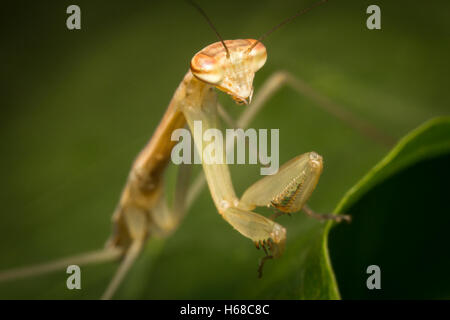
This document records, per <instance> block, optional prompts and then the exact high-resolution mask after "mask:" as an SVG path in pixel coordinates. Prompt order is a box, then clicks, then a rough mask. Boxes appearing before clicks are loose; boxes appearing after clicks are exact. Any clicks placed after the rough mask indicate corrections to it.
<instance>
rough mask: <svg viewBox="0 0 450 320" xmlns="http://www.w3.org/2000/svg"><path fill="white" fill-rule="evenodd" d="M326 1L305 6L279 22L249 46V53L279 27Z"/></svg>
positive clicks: (326, 0) (322, 0)
mask: <svg viewBox="0 0 450 320" xmlns="http://www.w3.org/2000/svg"><path fill="white" fill-rule="evenodd" d="M325 2H328V0H321V1H318V2H316V3H314V4H313V5H312V6H310V7H308V8H305V9H301V10H300V11H297V13H296V14H294V15H293V16H291V17H289V18H287V19H286V20H284V21H282V22H280V23H279V24H277V25H276V26H275V27H273V28H272V29H270V30H269V31H267V32H266V33H265V34H263V35H262V36H261V37H259V38H258V40H257V41H256V42H255V43H254V44H253V45H252V46H251V47H250V48H248V51H247V53H250V51H252V49H253V48H254V47H255V46H256V45H257V44H258V43H260V42H261V41H263V40H264V39H265V38H267V37H268V36H269V35H271V34H272V33H273V32H275V31H276V30H278V29H279V28H281V27H282V26H284V25H285V24H288V23H289V22H291V21H292V20H294V19H295V18H297V17H299V16H301V15H303V14H305V13H307V12H308V11H310V10H312V9H314V8H315V7H318V6H320V5H321V4H324V3H325Z"/></svg>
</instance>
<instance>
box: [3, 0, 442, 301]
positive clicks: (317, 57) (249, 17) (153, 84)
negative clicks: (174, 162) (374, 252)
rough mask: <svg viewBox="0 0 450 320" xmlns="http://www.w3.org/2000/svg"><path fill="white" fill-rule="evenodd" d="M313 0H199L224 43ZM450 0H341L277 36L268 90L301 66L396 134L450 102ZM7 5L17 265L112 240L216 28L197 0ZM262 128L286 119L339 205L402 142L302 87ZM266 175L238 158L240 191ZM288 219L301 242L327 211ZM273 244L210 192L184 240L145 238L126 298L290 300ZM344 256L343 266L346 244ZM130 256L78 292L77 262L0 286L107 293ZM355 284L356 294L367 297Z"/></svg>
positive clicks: (297, 146) (51, 294) (11, 237)
mask: <svg viewBox="0 0 450 320" xmlns="http://www.w3.org/2000/svg"><path fill="white" fill-rule="evenodd" d="M313 2H314V1H283V2H282V3H280V1H268V0H265V1H253V0H252V1H245V2H244V1H225V2H217V3H212V2H210V1H200V0H199V1H198V3H199V4H200V5H201V6H202V7H203V9H204V10H205V11H206V12H207V13H208V14H209V16H210V18H211V20H212V21H213V22H214V24H215V25H216V26H217V28H218V29H219V31H220V33H221V34H222V36H223V37H224V38H225V39H237V38H257V37H258V36H260V35H261V34H263V33H264V32H266V31H267V30H268V29H270V28H271V27H272V26H274V25H276V24H277V23H279V22H280V21H282V20H283V19H285V18H286V17H288V16H289V15H292V14H293V13H294V12H295V11H297V10H299V9H300V8H304V7H306V6H308V5H310V4H312V3H313ZM70 4H77V5H79V6H80V7H81V12H82V29H81V30H78V31H69V30H68V29H67V28H66V25H65V20H66V18H67V14H66V8H67V6H68V5H70ZM370 4H378V5H379V6H380V7H381V11H382V30H374V31H371V30H368V29H367V28H366V18H367V15H366V13H365V11H366V8H367V7H368V5H370ZM449 10H450V3H449V2H448V1H433V2H432V3H426V2H423V1H417V2H411V1H376V2H373V1H357V0H351V1H350V0H333V1H330V2H329V3H327V4H325V5H323V6H321V7H318V8H316V9H314V10H313V11H311V12H309V13H308V14H306V15H304V16H302V17H301V18H298V19H297V20H295V21H294V22H292V23H291V24H289V25H287V26H285V27H284V28H282V29H281V30H279V31H277V32H276V33H274V34H272V35H271V36H270V37H269V38H267V39H266V40H265V41H264V43H265V45H266V47H267V50H268V61H267V63H266V65H265V67H264V68H263V69H262V70H261V71H260V72H258V74H257V75H256V79H255V90H256V92H258V88H259V87H260V86H261V84H262V83H263V82H264V80H265V79H267V78H268V77H269V76H270V74H272V73H273V72H275V71H277V70H280V69H281V70H288V71H289V72H291V73H292V74H294V75H295V76H297V77H299V78H301V79H303V80H304V81H305V82H306V83H308V85H310V86H311V87H312V88H314V89H315V90H316V91H317V92H318V93H320V94H321V95H323V96H325V97H327V98H329V99H330V100H331V101H333V102H334V103H336V104H338V105H341V106H342V107H344V108H345V109H346V110H348V111H350V112H352V113H354V114H356V115H357V116H359V117H361V118H363V119H365V120H366V121H368V122H370V123H371V124H373V125H374V126H375V127H377V128H378V129H379V130H380V131H382V132H383V133H384V134H386V135H388V136H391V137H392V138H393V139H394V140H396V139H398V138H400V137H402V136H403V135H404V134H406V133H407V132H408V131H410V130H411V129H413V128H414V127H416V126H418V125H419V124H421V123H422V122H424V121H425V120H428V119H430V118H431V117H434V116H438V115H443V114H449V111H450V108H449V100H450V99H449V97H448V94H447V91H448V90H447V89H448V74H449V72H448V71H449V62H448V57H449V53H450V52H449V51H450V50H449V35H450V33H449V30H450V21H449V19H448V12H449ZM0 14H1V18H0V19H1V20H0V21H1V24H2V27H1V28H0V32H1V33H2V37H1V38H2V45H1V50H0V60H1V62H2V72H1V74H2V77H1V87H2V97H1V106H2V108H1V112H2V116H1V126H0V130H1V131H0V132H1V137H2V139H1V141H0V150H1V155H2V156H1V158H0V175H1V177H2V180H3V181H2V184H1V192H0V201H1V203H2V206H1V208H2V209H1V213H0V270H3V269H8V268H12V267H17V266H23V265H29V264H33V263H38V262H44V261H48V260H50V259H54V258H59V257H63V256H69V255H72V254H76V253H81V252H84V251H88V250H94V249H97V248H100V247H101V246H103V244H104V242H105V241H106V239H107V237H108V236H109V233H110V230H111V225H110V218H111V214H112V212H113V210H114V208H115V206H116V204H117V201H118V197H119V195H120V192H121V190H122V187H123V185H124V182H125V179H126V176H127V173H128V171H129V169H130V166H131V162H132V160H133V159H134V157H135V156H136V155H137V153H138V152H139V150H140V149H141V148H142V147H143V146H144V145H145V143H146V142H147V140H148V139H149V137H150V136H151V134H152V132H153V130H154V129H155V127H156V125H157V123H158V122H159V120H160V118H161V116H162V114H163V113H164V110H165V108H166V107H167V104H168V102H169V100H170V98H171V96H172V94H173V92H174V90H175V88H176V87H177V85H178V83H179V82H180V81H181V79H182V77H183V76H184V74H185V73H186V72H187V70H188V67H189V62H190V59H191V58H192V56H193V54H195V53H196V52H197V51H199V50H200V49H202V48H203V47H204V46H206V45H208V44H210V43H212V42H215V41H217V39H216V38H215V35H214V33H213V31H212V30H211V29H210V28H209V27H208V25H207V23H206V21H205V20H204V19H203V18H202V17H201V16H200V15H199V13H198V12H196V11H195V10H194V9H193V8H192V7H191V6H189V5H188V4H187V3H186V2H184V1H165V2H162V1H161V2H156V1H133V2H129V1H114V2H112V1H76V2H72V1H58V2H54V1H14V2H12V1H10V2H8V3H5V4H3V5H2V10H1V13H0ZM220 101H221V102H222V103H223V104H224V105H225V107H226V108H227V110H229V112H230V113H232V114H233V115H235V116H237V115H239V113H240V111H241V109H242V107H241V106H236V105H235V104H234V103H233V102H232V101H231V100H230V99H229V98H228V97H227V96H225V95H224V94H220ZM252 126H253V127H255V128H280V162H281V163H283V162H285V161H287V160H288V159H290V158H292V157H294V156H296V155H298V154H301V153H303V152H306V151H312V150H314V151H316V152H318V153H320V154H321V155H322V156H323V157H324V161H325V167H324V173H323V175H322V178H321V181H320V183H319V185H318V187H317V189H316V191H315V193H314V195H313V197H312V199H311V202H310V204H311V206H312V207H313V208H314V209H316V210H317V211H321V212H331V211H332V210H333V209H334V208H335V206H336V204H337V202H338V201H339V199H340V198H341V197H342V196H343V195H344V193H345V192H346V191H347V190H348V189H349V188H350V187H351V186H352V185H353V184H354V183H355V182H356V181H358V179H359V178H360V177H361V176H363V175H364V174H365V173H366V172H367V171H368V170H369V169H370V168H371V167H372V166H373V165H374V164H375V163H377V161H378V160H380V159H381V157H382V156H383V155H384V154H386V153H387V152H388V151H389V149H390V148H389V147H388V146H385V145H383V144H380V143H379V142H377V141H373V140H371V139H368V138H367V137H365V136H362V135H361V134H360V133H359V132H357V131H355V130H354V129H352V128H349V127H348V126H347V125H346V124H345V123H342V122H341V121H339V120H338V119H336V118H334V117H333V116H331V115H330V114H328V113H326V112H324V111H323V110H321V109H320V108H318V107H317V106H316V105H314V103H312V102H311V101H310V100H309V99H306V98H305V97H302V96H299V95H298V94H297V93H296V92H294V91H293V90H291V89H289V88H283V89H282V90H280V91H279V92H278V93H277V94H276V95H275V96H274V97H273V98H272V99H271V100H270V101H269V102H268V104H267V106H266V107H265V108H264V111H263V113H261V114H260V115H259V116H258V117H257V118H256V120H255V121H254V122H253V123H252ZM173 171H174V170H173V168H169V175H170V174H171V173H173ZM258 172H259V167H257V166H233V168H232V174H233V180H234V183H235V187H236V189H237V192H238V194H240V193H241V192H242V191H243V190H245V188H246V187H248V186H249V185H250V184H251V183H253V182H254V181H255V180H257V179H258V178H259V174H258ZM280 223H282V224H283V225H284V226H285V227H287V229H288V232H289V237H290V238H288V244H287V248H289V241H290V239H295V237H296V235H299V234H301V233H302V232H303V231H304V230H305V229H307V228H308V226H310V225H314V224H316V223H317V222H315V221H311V220H308V219H305V218H304V217H303V215H302V214H298V215H294V216H293V217H292V218H288V217H282V219H281V220H280ZM339 228H341V227H340V226H339V227H337V228H336V229H337V230H339ZM342 230H343V229H342ZM398 232H401V230H399V231H398ZM336 250H339V248H337V249H336ZM260 256H261V252H258V251H257V250H255V249H254V246H253V245H252V244H251V242H249V241H248V240H247V239H245V238H243V237H242V236H240V235H239V234H238V233H237V232H235V231H233V230H232V228H231V227H230V226H229V225H227V224H226V223H225V222H224V221H223V220H222V218H221V217H220V216H219V215H218V214H217V213H216V210H215V208H214V205H213V203H212V200H211V199H210V197H209V194H208V192H207V191H206V190H205V191H203V193H202V195H201V197H200V198H199V199H198V201H197V202H196V204H195V205H194V207H193V208H192V210H191V211H190V213H189V215H188V216H187V217H186V219H185V221H184V222H183V223H182V225H181V226H180V228H179V230H178V231H177V232H176V233H175V234H174V235H173V236H172V237H171V238H170V239H168V240H167V241H165V242H164V243H162V242H159V241H155V242H154V243H152V245H150V246H149V247H148V248H146V251H145V252H144V254H143V255H142V256H141V257H140V259H139V261H138V263H137V265H136V268H134V270H132V273H131V275H130V277H128V279H127V280H126V283H125V284H124V286H122V287H121V288H120V290H119V292H118V294H117V297H118V298H149V299H153V298H186V299H187V298H210V299H214V298H225V299H226V298H260V297H287V296H288V295H284V294H280V295H278V293H277V292H273V290H272V289H271V288H274V283H275V284H276V283H277V281H278V279H279V278H280V277H281V276H277V277H271V276H270V274H277V275H281V274H282V272H283V270H277V261H270V262H269V263H267V265H266V270H265V273H266V275H268V276H267V277H266V278H263V279H262V280H258V279H257V278H256V272H255V270H256V267H257V260H258V258H259V257H260ZM331 256H332V258H333V259H334V260H333V259H332V264H333V265H339V263H340V261H339V257H338V255H336V254H333V252H331ZM149 257H151V259H150V258H149ZM154 257H155V258H154ZM342 259H344V258H342ZM345 259H348V257H345ZM430 263H433V262H432V261H431V262H430ZM116 267H117V263H107V264H102V265H98V266H90V267H86V268H83V273H82V277H83V278H82V279H83V280H82V286H83V289H82V290H79V291H77V290H73V291H69V290H67V289H66V287H65V280H66V274H65V273H64V272H60V273H56V274H51V275H46V276H41V277H37V278H34V279H26V280H20V281H15V282H11V283H1V284H0V298H64V299H65V298H83V299H84V298H86V299H96V298H98V297H99V296H100V295H101V293H102V291H103V290H104V289H105V287H106V286H107V283H108V280H109V279H110V278H111V277H112V275H113V273H114V271H115V269H116ZM337 270H339V267H338V268H337ZM300 272H301V271H300V270H299V273H300ZM302 276H304V275H302ZM306 277H307V275H306ZM337 280H338V283H339V284H340V282H339V274H338V275H337ZM361 281H362V283H364V281H365V275H364V274H362V275H361ZM345 287H348V286H345V285H344V286H341V294H342V297H343V298H346V297H349V298H350V297H351V298H358V296H357V295H356V296H355V295H354V291H351V292H350V289H348V290H349V292H348V294H347V293H346V291H345V290H347V289H345V290H344V289H342V288H345ZM280 290H281V289H280ZM290 290H291V289H290ZM292 290H293V291H295V290H296V289H295V288H292ZM294 295H295V293H294ZM359 297H361V298H362V297H365V296H364V295H363V294H361V296H359Z"/></svg>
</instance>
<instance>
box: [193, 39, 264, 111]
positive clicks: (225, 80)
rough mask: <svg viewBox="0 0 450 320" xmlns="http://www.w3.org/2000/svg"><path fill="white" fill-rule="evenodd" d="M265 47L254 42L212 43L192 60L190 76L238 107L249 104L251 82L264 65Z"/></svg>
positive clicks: (241, 40)
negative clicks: (224, 96)
mask: <svg viewBox="0 0 450 320" xmlns="http://www.w3.org/2000/svg"><path fill="white" fill-rule="evenodd" d="M266 60H267V51H266V47H265V46H264V45H263V44H262V43H261V42H259V41H257V40H254V39H239V40H225V41H224V42H223V43H222V42H220V41H219V42H216V43H213V44H211V45H209V46H207V47H206V48H204V49H203V50H201V51H200V52H198V53H197V54H196V55H195V56H194V57H193V58H192V60H191V72H192V74H193V75H194V76H195V77H196V78H197V79H199V80H200V81H203V82H206V83H208V84H211V85H213V86H215V87H216V88H217V89H219V90H221V91H224V92H226V93H228V94H229V95H230V96H231V97H232V98H233V99H234V101H236V103H238V104H249V103H250V102H251V100H252V95H253V78H254V77H255V73H256V71H258V70H259V69H261V67H262V66H263V65H264V63H266Z"/></svg>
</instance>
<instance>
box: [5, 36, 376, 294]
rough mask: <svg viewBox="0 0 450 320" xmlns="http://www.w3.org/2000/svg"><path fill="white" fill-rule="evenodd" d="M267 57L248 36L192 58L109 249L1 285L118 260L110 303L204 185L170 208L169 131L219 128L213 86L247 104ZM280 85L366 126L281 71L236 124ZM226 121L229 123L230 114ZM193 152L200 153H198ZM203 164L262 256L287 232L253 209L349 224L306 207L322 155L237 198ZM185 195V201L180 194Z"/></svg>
mask: <svg viewBox="0 0 450 320" xmlns="http://www.w3.org/2000/svg"><path fill="white" fill-rule="evenodd" d="M266 57H267V53H266V48H265V47H264V45H263V44H262V43H261V42H259V41H257V40H253V39H241V40H228V41H225V42H217V43H214V44H212V45H210V46H208V47H206V48H204V49H203V50H201V51H200V52H199V53H197V54H196V55H195V56H194V57H193V59H192V61H191V68H190V70H189V71H188V72H187V73H186V75H185V77H184V79H183V81H182V82H181V84H180V85H179V86H178V88H177V90H176V91H175V94H174V96H173V98H172V100H171V102H170V104H169V107H168V109H167V111H166V113H165V115H164V117H163V119H162V120H161V122H160V124H159V126H158V128H157V129H156V131H155V133H154V135H153V136H152V138H151V140H150V142H149V143H148V144H147V146H146V147H145V148H144V149H143V150H142V151H141V153H140V154H139V156H138V157H137V159H136V160H135V162H134V165H133V167H132V170H131V172H130V174H129V177H128V181H127V184H126V186H125V188H124V190H123V192H122V196H121V198H120V202H119V205H118V206H117V209H116V211H115V213H114V215H113V225H114V232H113V234H112V236H111V237H110V239H109V241H108V243H107V246H106V248H105V249H104V250H100V251H98V252H93V253H89V254H85V255H80V256H78V257H73V258H69V259H64V260H60V261H56V262H53V263H49V264H45V265H40V266H36V267H29V268H22V269H16V270H12V271H6V272H3V273H0V281H1V280H9V279H14V278H19V277H25V276H29V275H35V274H40V273H44V272H49V271H53V270H57V269H60V268H65V267H67V266H68V265H70V264H78V265H82V264H86V263H91V262H101V261H107V260H111V259H116V258H120V257H123V262H122V264H121V265H120V267H119V269H118V271H117V273H116V275H115V276H114V278H113V280H112V281H111V283H110V285H109V286H108V289H107V290H106V292H105V294H104V296H103V298H105V299H108V298H111V297H112V295H113V294H114V292H115V290H116V289H117V287H118V285H119V284H120V282H121V281H122V279H123V278H124V276H125V274H126V272H127V270H128V269H129V268H130V266H131V265H132V263H133V261H134V260H135V258H136V257H137V256H138V254H139V252H140V251H141V248H142V246H143V244H144V243H145V241H146V240H147V239H148V238H149V237H151V236H152V235H154V234H160V235H163V236H167V235H169V234H170V233H171V232H172V231H173V230H175V229H176V228H177V226H178V225H179V223H180V221H181V219H182V217H183V215H184V212H185V211H187V208H188V207H189V206H190V203H191V202H192V200H193V199H194V198H195V195H196V194H197V193H198V191H199V190H200V187H201V186H202V183H203V180H202V177H200V178H199V179H197V181H196V182H195V183H194V184H193V186H192V187H191V188H189V189H188V191H186V190H183V189H180V188H178V192H176V194H175V201H174V203H175V205H174V206H173V207H172V208H169V207H168V206H167V205H166V203H165V197H164V194H163V191H162V189H163V172H164V169H165V167H166V166H167V164H168V163H169V161H170V154H171V150H172V148H173V146H174V145H175V143H176V142H175V141H171V139H170V137H171V134H172V132H173V131H174V130H175V129H179V128H183V127H184V126H185V124H186V123H187V124H188V125H189V127H191V130H192V126H193V122H194V121H199V120H200V121H202V123H203V129H204V130H206V129H208V128H218V127H219V125H218V111H219V113H220V114H223V113H224V110H222V109H221V108H220V106H218V103H217V97H216V90H215V88H218V89H220V90H222V91H224V92H226V93H228V94H229V95H231V96H232V98H233V99H234V100H235V101H236V102H238V103H240V104H248V103H250V101H251V99H252V95H253V78H254V75H255V72H256V71H258V70H259V69H260V68H261V67H262V66H263V65H264V63H265V62H266ZM284 83H287V84H289V85H291V86H293V87H294V88H295V89H296V90H298V91H299V92H301V93H303V94H306V95H308V96H309V97H310V98H312V99H313V100H316V102H318V103H319V105H320V106H322V107H323V108H325V109H327V110H328V111H330V112H331V113H333V114H334V115H336V116H337V117H340V118H341V119H343V120H345V121H347V122H348V123H349V124H350V125H352V126H353V127H355V128H357V129H361V128H362V127H364V128H368V127H369V126H368V125H366V124H365V123H363V122H362V121H360V120H359V119H355V118H354V117H351V116H349V115H348V114H345V112H344V111H343V110H341V109H339V108H336V106H334V105H332V104H330V103H327V101H320V99H317V97H315V96H314V94H311V91H309V90H308V89H307V87H305V85H304V84H303V83H302V82H300V81H299V80H296V79H294V78H293V77H292V76H290V75H288V74H286V73H284V72H279V73H276V74H275V75H273V76H272V77H271V78H269V79H268V80H267V82H266V84H265V85H263V87H262V89H261V93H260V94H258V95H256V96H255V99H254V102H253V103H252V104H250V105H249V106H248V107H247V109H246V110H245V112H244V113H243V115H242V116H241V118H240V119H239V121H238V122H237V127H246V126H247V125H248V123H249V122H250V121H251V119H252V118H253V117H254V115H255V114H256V113H257V112H258V111H259V110H260V109H261V107H262V105H263V103H264V102H265V101H266V100H267V99H268V98H269V97H270V96H271V95H272V94H273V93H274V92H275V91H276V90H277V89H278V88H279V87H281V86H282V85H283V84H284ZM225 118H226V119H229V117H227V116H226V117H225ZM228 122H230V121H228ZM362 131H363V130H362ZM369 131H370V130H369ZM366 134H368V135H370V134H371V132H366ZM194 141H195V144H196V145H197V146H199V145H200V144H199V139H196V138H195V136H194ZM198 151H199V153H200V154H202V153H203V150H198ZM224 154H226V152H224ZM222 163H225V161H223V162H222ZM202 165H203V170H204V173H205V177H206V181H207V183H208V186H209V190H210V193H211V196H212V199H213V201H214V204H215V206H216V208H217V211H218V212H219V214H220V215H221V216H222V217H223V218H224V219H225V221H227V222H228V223H229V224H230V225H232V226H233V227H234V228H235V229H236V230H237V231H238V232H240V233H241V234H242V235H244V236H245V237H247V238H249V239H251V240H252V241H253V242H254V243H255V244H256V246H257V247H260V246H262V247H263V248H264V250H265V251H266V249H268V252H267V257H270V258H271V257H274V258H276V257H279V256H280V255H281V254H282V253H283V250H284V246H285V241H286V229H285V228H284V227H282V226H281V225H280V224H278V223H276V222H274V221H273V220H272V219H269V218H266V217H264V216H262V215H259V214H257V213H255V212H253V211H252V210H254V209H255V208H256V207H258V206H271V207H275V208H277V209H278V210H279V211H281V212H285V213H290V212H297V211H300V210H301V209H304V211H305V212H306V213H307V214H308V215H310V216H313V217H315V218H319V219H333V220H336V221H340V220H343V219H346V220H347V219H349V218H348V217H347V216H344V215H341V216H334V215H321V214H317V213H314V212H313V211H312V210H311V209H309V208H308V207H306V206H305V204H306V202H307V200H308V198H309V197H310V195H311V193H312V192H313V190H314V188H315V186H316V184H317V182H318V179H319V177H320V174H321V172H322V168H323V163H322V158H321V157H320V156H319V155H318V154H317V153H315V152H309V153H306V154H303V155H301V156H298V157H295V158H294V159H292V160H290V161H289V162H288V163H286V164H285V165H284V166H282V167H281V168H280V170H279V171H278V173H276V174H275V175H272V176H266V177H264V178H263V179H261V180H259V181H258V182H256V183H255V184H253V185H252V186H250V187H249V188H248V189H247V190H246V192H245V193H244V194H243V196H242V197H241V198H239V197H237V195H236V194H235V191H234V188H233V185H232V181H231V177H230V172H229V169H228V166H227V165H226V164H207V163H206V161H203V164H202ZM179 181H180V182H181V185H184V186H185V185H186V171H185V170H184V169H182V170H181V173H180V178H179ZM185 188H186V187H185ZM186 193H187V200H185V197H184V195H185V194H186ZM266 246H267V248H266Z"/></svg>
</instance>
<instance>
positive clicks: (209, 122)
mask: <svg viewBox="0 0 450 320" xmlns="http://www.w3.org/2000/svg"><path fill="white" fill-rule="evenodd" d="M183 113H184V114H185V117H186V119H187V122H188V124H189V127H190V128H191V132H193V133H194V142H195V146H196V148H197V151H198V153H199V154H200V155H201V157H202V159H201V160H202V165H203V169H204V172H205V176H206V180H207V183H208V186H209V189H210V192H211V195H212V198H213V200H214V203H215V205H216V208H217V210H218V211H219V213H220V214H221V215H222V217H223V218H224V219H225V220H226V221H227V222H228V223H229V224H231V225H232V226H233V227H234V228H235V229H236V230H237V231H238V232H240V233H241V234H242V235H244V236H245V237H247V238H249V239H251V240H252V241H253V242H254V243H255V244H256V246H257V247H259V246H263V248H265V245H268V247H269V250H270V256H273V257H279V256H280V255H281V254H282V253H283V250H284V245H285V241H286V229H285V228H284V227H282V226H281V225H279V224H278V223H276V222H274V221H273V220H272V219H269V218H266V217H264V216H262V215H259V214H257V213H255V212H253V211H252V210H253V209H255V207H257V206H274V207H276V208H278V209H279V210H284V211H285V212H294V211H298V210H300V209H301V208H302V207H303V205H304V204H305V202H306V201H307V199H308V198H309V196H310V195H311V193H312V191H313V190H314V188H315V186H316V184H317V181H318V179H319V177H320V174H321V172H322V158H321V157H320V156H319V155H318V154H316V153H315V152H311V153H306V154H304V155H301V156H299V157H296V158H294V159H292V160H291V161H289V162H288V163H286V164H285V165H284V166H282V167H281V169H280V170H279V172H278V173H277V174H275V175H272V176H266V177H265V178H263V179H261V180H259V181H258V182H257V183H255V184H254V185H253V186H251V187H250V188H249V189H248V190H247V191H246V192H245V193H244V196H243V197H242V198H241V199H240V200H239V199H238V197H237V196H236V194H235V191H234V188H233V185H232V181H231V176H230V172H229V169H228V166H227V165H226V161H225V157H226V152H225V150H226V148H225V146H223V143H222V142H221V139H218V138H219V137H218V136H216V137H215V139H217V140H220V141H219V142H220V143H216V142H217V141H215V148H214V152H210V150H209V149H208V147H205V145H204V143H203V138H204V135H206V136H208V135H210V133H211V132H215V131H214V130H217V128H218V119H217V103H216V96H215V94H214V92H211V93H209V94H206V95H205V97H204V100H203V102H202V104H200V106H185V108H184V110H183ZM199 125H201V130H200V131H199ZM208 129H211V130H212V131H209V133H208V132H207V131H206V130H208ZM210 138H211V140H212V137H210Z"/></svg>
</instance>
